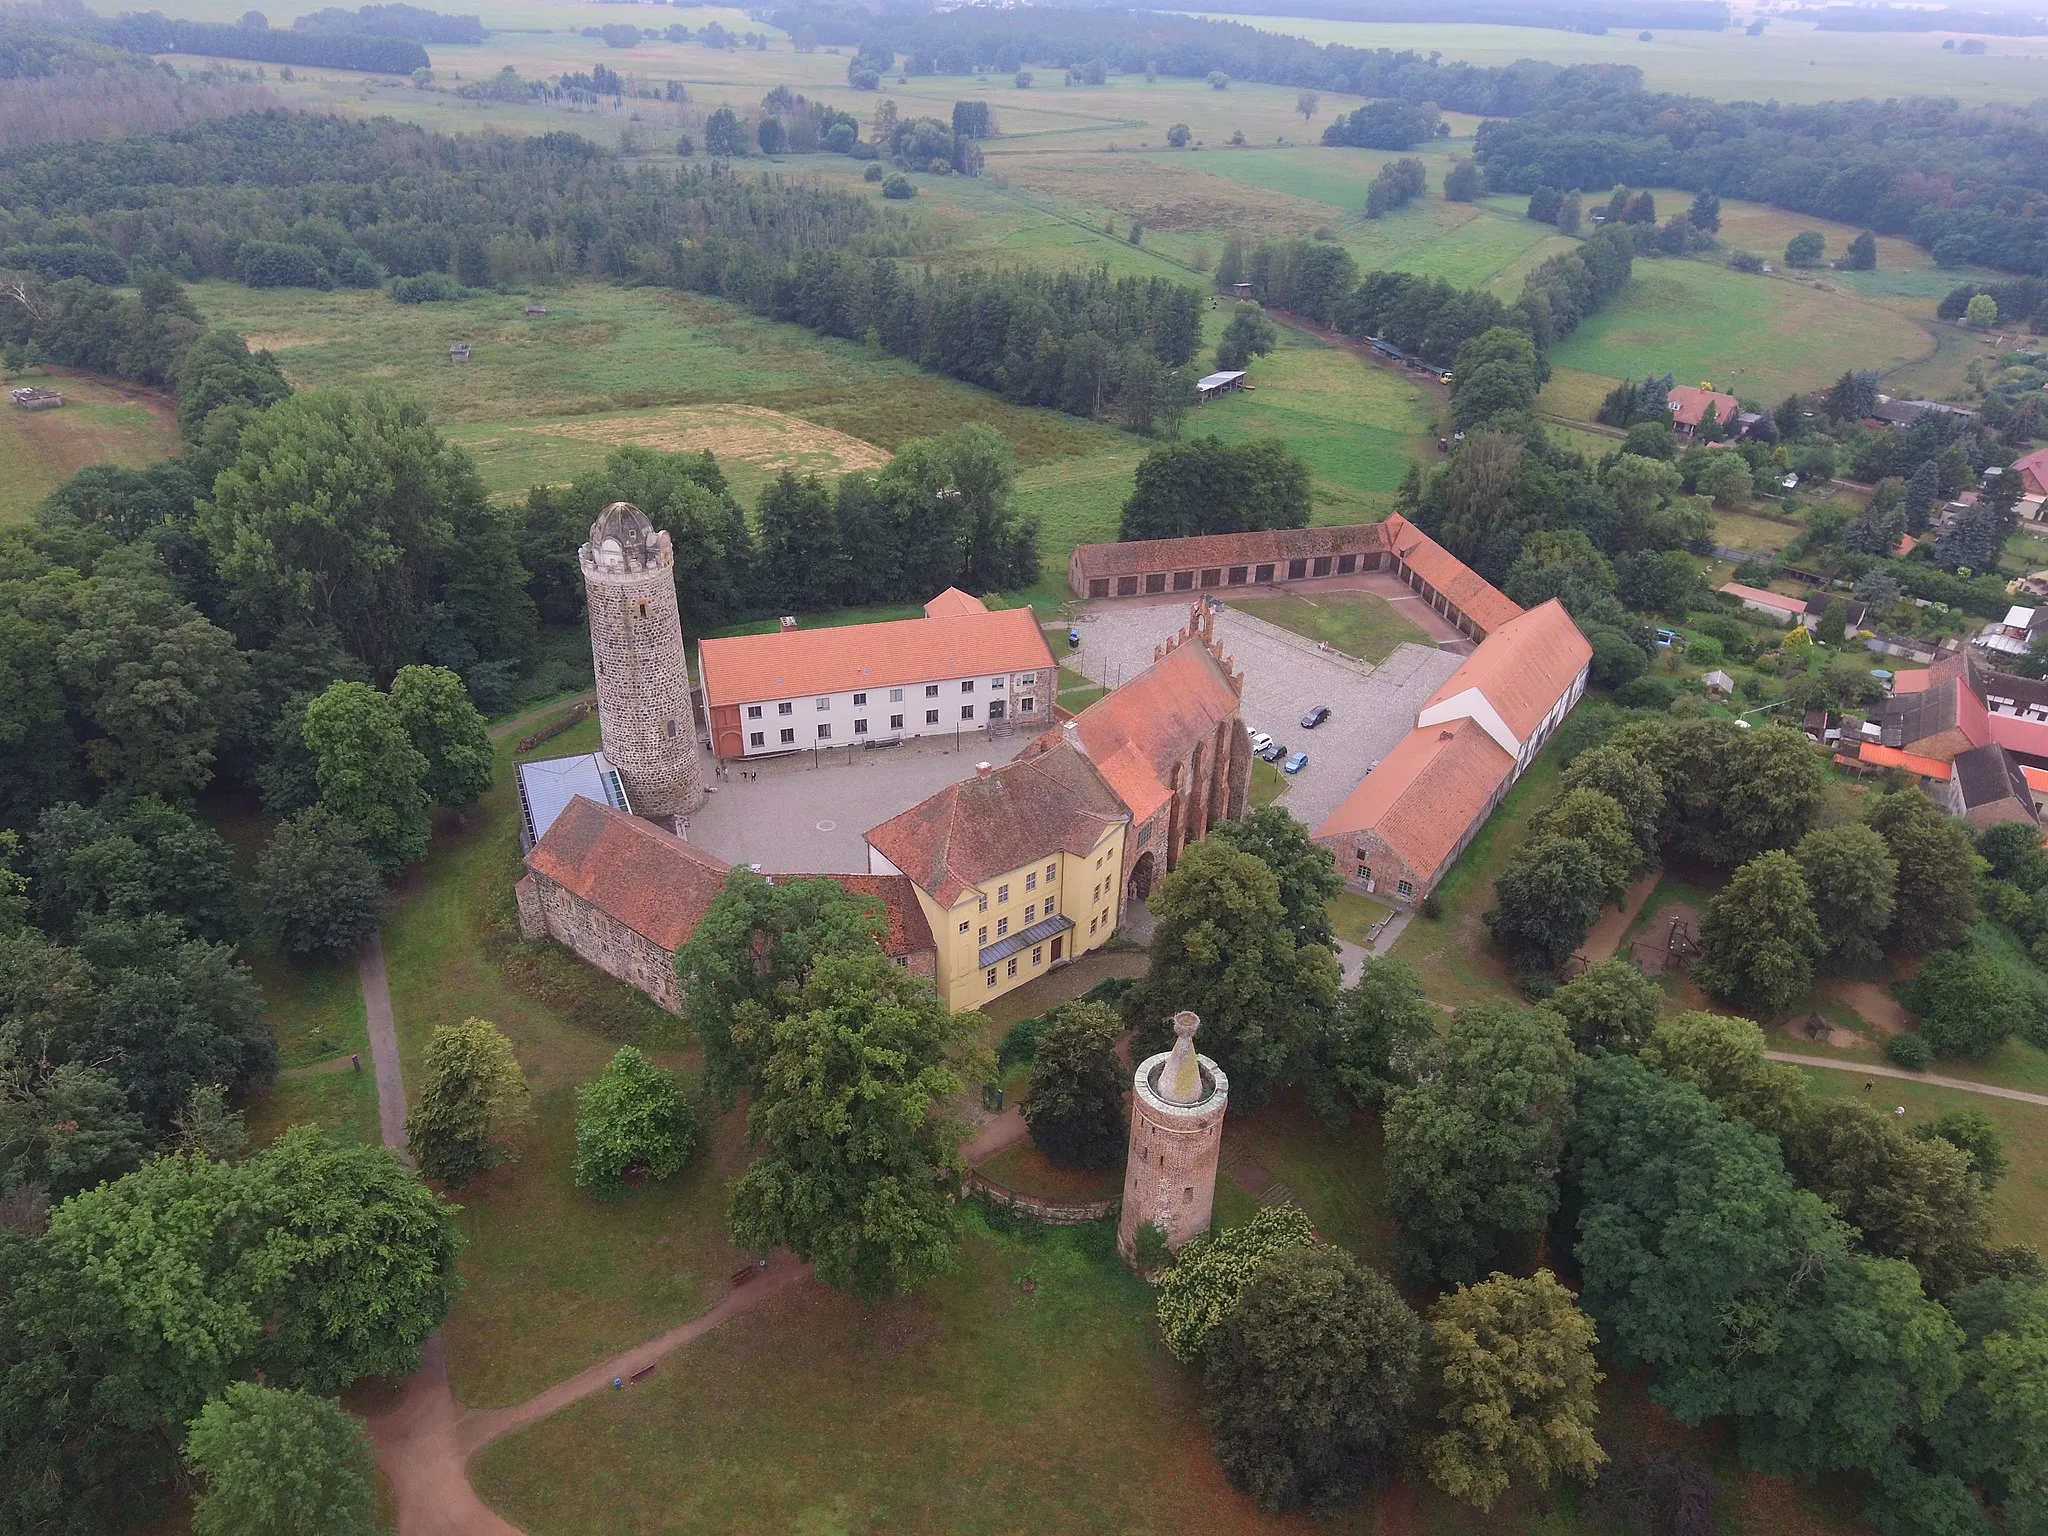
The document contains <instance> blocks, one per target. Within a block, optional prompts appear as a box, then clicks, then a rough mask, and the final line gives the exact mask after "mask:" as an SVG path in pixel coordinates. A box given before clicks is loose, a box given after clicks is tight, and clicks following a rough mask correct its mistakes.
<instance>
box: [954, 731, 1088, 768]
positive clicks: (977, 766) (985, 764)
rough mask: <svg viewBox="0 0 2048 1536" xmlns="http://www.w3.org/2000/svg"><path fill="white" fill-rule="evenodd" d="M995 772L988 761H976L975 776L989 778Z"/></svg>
mask: <svg viewBox="0 0 2048 1536" xmlns="http://www.w3.org/2000/svg"><path fill="white" fill-rule="evenodd" d="M1068 729H1069V730H1071V729H1073V727H1071V726H1069V727H1068ZM994 772H995V769H994V767H992V766H991V765H990V764H988V763H976V764H975V765H974V776H975V777H976V778H977V779H985V778H987V777H988V776H989V775H990V774H992V773H994Z"/></svg>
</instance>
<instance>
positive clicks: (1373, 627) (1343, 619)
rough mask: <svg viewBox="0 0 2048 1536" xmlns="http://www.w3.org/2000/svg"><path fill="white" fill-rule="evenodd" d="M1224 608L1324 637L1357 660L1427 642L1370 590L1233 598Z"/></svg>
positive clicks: (1311, 636)
mask: <svg viewBox="0 0 2048 1536" xmlns="http://www.w3.org/2000/svg"><path fill="white" fill-rule="evenodd" d="M1230 606H1231V607H1233V608H1241V609H1243V610H1244V611H1245V612H1246V613H1248V614H1250V615H1251V616H1252V617H1253V618H1255V619H1264V620H1265V621H1266V622H1267V623H1268V624H1277V625H1279V626H1280V627H1281V628H1282V629H1288V630H1292V631H1293V632H1294V633H1295V634H1297V635H1303V636H1306V637H1307V638H1308V639H1310V640H1318V641H1326V642H1328V643H1329V644H1330V645H1331V646H1333V647H1335V648H1336V649H1337V650H1340V651H1342V652H1344V653H1345V654H1346V655H1347V656H1356V657H1358V658H1359V659H1360V660H1361V661H1385V660H1386V659H1387V657H1388V656H1390V655H1391V654H1393V650H1394V647H1395V646H1397V645H1400V644H1402V643H1403V642H1404V641H1412V642H1413V643H1415V644H1417V645H1430V644H1432V642H1431V640H1430V638H1429V636H1428V635H1427V634H1425V633H1424V632H1423V631H1422V630H1421V629H1419V628H1417V627H1416V626H1415V625H1413V624H1411V623H1409V622H1408V621H1407V620H1406V619H1404V618H1402V617H1401V615H1400V614H1399V613H1398V612H1397V611H1396V610H1395V608H1394V605H1393V604H1392V603H1390V602H1388V601H1387V600H1386V599H1385V598H1383V597H1375V596H1374V595H1373V594H1372V593H1370V592H1333V593H1329V594H1326V595H1325V596H1322V597H1317V598H1308V597H1299V596H1295V595H1293V594H1286V595H1282V596H1279V597H1245V598H1233V599H1231V601H1230Z"/></svg>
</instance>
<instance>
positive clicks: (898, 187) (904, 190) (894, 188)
mask: <svg viewBox="0 0 2048 1536" xmlns="http://www.w3.org/2000/svg"><path fill="white" fill-rule="evenodd" d="M882 196H884V197H887V198H893V199H894V200H896V201H898V202H901V201H902V200H903V199H905V198H909V197H915V196H917V188H916V187H914V186H912V185H911V184H910V178H909V177H908V176H906V175H904V174H903V173H902V172H901V171H897V172H896V173H895V174H893V175H891V176H889V177H888V178H887V179H886V180H884V181H883V183H882Z"/></svg>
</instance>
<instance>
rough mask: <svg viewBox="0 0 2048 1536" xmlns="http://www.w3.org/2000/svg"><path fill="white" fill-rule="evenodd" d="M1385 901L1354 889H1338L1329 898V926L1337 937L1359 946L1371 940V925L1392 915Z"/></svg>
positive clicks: (1391, 910)
mask: <svg viewBox="0 0 2048 1536" xmlns="http://www.w3.org/2000/svg"><path fill="white" fill-rule="evenodd" d="M1393 911H1394V909H1393V908H1392V907H1390V906H1388V905H1387V904H1386V903H1385V902H1379V901H1374V900H1373V899H1372V898H1371V897H1370V896H1361V895H1359V894H1358V893H1357V892H1356V891H1339V892H1338V893H1337V894H1336V895H1334V896H1332V897H1331V898H1330V900H1329V912H1330V927H1331V929H1332V930H1333V931H1334V932H1335V933H1336V935H1337V937H1338V938H1340V939H1343V940H1345V941H1346V942H1347V943H1351V944H1356V945H1359V946H1360V947H1363V946H1364V945H1366V944H1368V943H1370V942H1371V934H1372V925H1373V924H1374V923H1376V922H1378V921H1379V920H1380V919H1381V918H1383V917H1390V916H1392V915H1393Z"/></svg>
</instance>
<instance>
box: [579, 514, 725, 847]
mask: <svg viewBox="0 0 2048 1536" xmlns="http://www.w3.org/2000/svg"><path fill="white" fill-rule="evenodd" d="M579 555H580V558H581V560H582V564H583V590H584V594H585V596H586V598H587V599H588V603H589V608H590V652H591V655H592V656H593V657H594V658H595V659H596V662H597V718H598V727H599V731H600V734H601V735H602V736H603V738H604V755H605V756H606V757H608V758H610V759H611V760H612V765H613V766H614V767H616V768H617V769H618V770H619V777H620V778H621V779H623V780H624V781H625V785H626V797H627V798H628V799H629V800H631V801H632V802H633V809H634V810H635V811H637V812H638V813H639V814H640V815H642V816H648V817H653V818H656V819H659V818H661V817H664V816H687V815H688V814H689V813H690V812H692V811H694V810H695V809H696V808H697V807H698V806H700V805H702V804H703V803H704V789H703V786H702V784H701V782H700V781H699V775H698V766H697V720H696V716H695V715H694V714H693V713H692V709H691V703H690V668H689V663H688V661H687V660H686V659H685V658H684V655H683V622H682V616H681V615H680V614H679V613H678V612H677V610H676V570H675V566H676V557H675V552H674V551H673V550H672V549H671V548H670V546H669V537H668V535H667V534H665V533H656V532H655V531H654V527H653V525H652V524H651V523H649V522H648V521H647V516H646V514H645V513H643V512H642V511H641V510H640V509H639V508H638V507H636V506H634V505H633V504H632V503H631V502H626V501H615V502H613V503H612V504H611V505H610V506H608V507H606V508H605V509H604V512H603V514H602V515H600V516H599V518H598V520H597V521H596V522H594V523H592V524H591V525H590V542H589V543H588V544H586V545H584V546H583V548H582V549H581V551H579Z"/></svg>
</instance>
